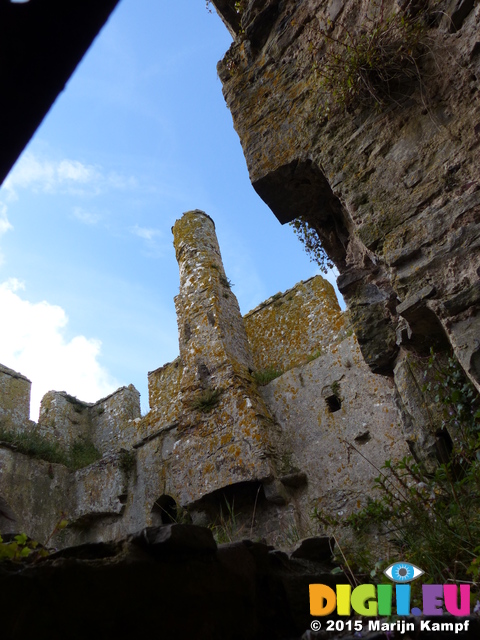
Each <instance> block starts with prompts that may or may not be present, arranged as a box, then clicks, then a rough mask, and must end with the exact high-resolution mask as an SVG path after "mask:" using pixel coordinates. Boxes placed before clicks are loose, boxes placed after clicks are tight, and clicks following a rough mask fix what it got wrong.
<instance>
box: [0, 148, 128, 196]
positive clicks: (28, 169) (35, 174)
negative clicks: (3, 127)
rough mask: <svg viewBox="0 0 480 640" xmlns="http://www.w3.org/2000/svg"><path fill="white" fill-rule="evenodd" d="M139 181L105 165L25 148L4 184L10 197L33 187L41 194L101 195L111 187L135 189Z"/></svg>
mask: <svg viewBox="0 0 480 640" xmlns="http://www.w3.org/2000/svg"><path fill="white" fill-rule="evenodd" d="M137 186H138V181H137V180H136V178H134V177H132V176H123V175H121V174H118V173H116V172H114V171H110V172H109V173H105V172H104V171H103V169H102V167H100V166H97V165H93V164H85V163H82V162H79V161H78V160H70V159H68V158H64V159H62V160H51V159H49V158H43V157H40V156H38V155H36V154H34V153H32V152H31V151H26V152H25V153H24V154H23V155H22V156H21V158H20V160H19V161H18V162H17V164H16V165H15V167H14V168H13V170H12V172H11V173H10V174H9V175H8V177H7V179H6V180H5V182H4V184H3V188H4V190H5V191H6V192H7V197H8V199H10V200H16V199H17V198H18V191H19V190H21V189H31V190H33V191H34V192H37V193H39V192H42V193H68V194H75V195H85V194H88V195H98V194H100V193H102V192H105V191H108V190H110V189H117V190H124V189H135V188H136V187H137Z"/></svg>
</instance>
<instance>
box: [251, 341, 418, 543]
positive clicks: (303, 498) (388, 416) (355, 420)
mask: <svg viewBox="0 0 480 640" xmlns="http://www.w3.org/2000/svg"><path fill="white" fill-rule="evenodd" d="M262 396H263V398H264V399H265V402H266V404H267V406H268V407H269V409H270V411H271V412H272V414H273V415H274V416H275V419H276V421H277V422H278V423H279V424H280V425H281V428H282V438H281V442H282V448H281V460H282V463H283V464H282V466H281V467H280V469H281V475H280V478H281V480H282V482H284V483H285V485H286V488H287V489H289V488H290V486H291V484H292V482H293V483H296V482H298V478H299V474H300V472H301V473H303V474H304V475H305V478H306V482H305V484H304V486H303V488H302V489H301V490H297V491H296V493H295V495H294V496H293V500H292V503H293V505H294V522H295V524H296V525H297V528H298V530H299V533H300V534H301V536H306V535H308V534H309V533H311V532H312V530H313V529H314V527H315V525H314V520H313V521H312V518H311V516H312V514H313V512H314V510H315V509H317V510H318V511H322V512H324V514H325V515H327V516H330V517H331V518H334V519H335V518H341V517H342V516H346V515H348V514H350V513H353V512H355V511H356V510H357V509H358V508H359V507H360V506H361V505H364V504H365V501H366V498H367V496H368V495H370V492H371V488H372V486H373V484H374V483H373V480H374V478H375V477H376V476H377V475H378V469H379V468H380V467H382V465H383V464H384V462H385V461H386V460H389V459H390V460H399V459H401V458H403V457H404V456H406V455H408V454H409V453H410V452H409V449H408V446H407V443H406V442H405V438H404V435H403V432H402V419H401V415H400V412H399V411H398V409H397V407H396V405H395V387H394V385H393V383H392V381H391V380H389V379H388V378H386V377H384V376H380V375H376V374H373V373H371V371H370V370H369V368H368V366H367V365H366V364H365V362H364V361H363V358H362V354H361V352H360V349H359V347H358V344H357V342H356V339H355V337H353V336H352V337H349V338H345V339H344V340H343V341H341V342H339V343H337V344H333V345H331V346H330V347H329V348H327V349H326V350H325V351H324V353H323V354H322V355H320V356H319V357H318V358H316V359H315V360H313V361H312V362H310V363H308V364H305V365H302V366H299V367H296V368H294V369H292V370H290V371H288V372H287V373H285V374H284V375H282V376H280V377H279V378H277V379H275V380H273V381H272V382H270V383H269V384H268V385H267V386H265V387H263V388H262ZM294 486H295V484H294ZM290 491H291V490H290ZM276 538H277V539H276V543H279V544H282V543H283V544H285V541H284V540H282V539H281V536H276Z"/></svg>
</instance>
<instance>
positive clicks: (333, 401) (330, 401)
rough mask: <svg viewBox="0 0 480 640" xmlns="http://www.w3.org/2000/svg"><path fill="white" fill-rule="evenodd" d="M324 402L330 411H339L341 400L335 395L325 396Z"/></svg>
mask: <svg viewBox="0 0 480 640" xmlns="http://www.w3.org/2000/svg"><path fill="white" fill-rule="evenodd" d="M325 403H326V405H327V409H328V410H329V412H330V413H335V411H340V409H341V408H342V401H341V400H340V398H339V397H338V396H336V395H331V396H327V397H326V398H325Z"/></svg>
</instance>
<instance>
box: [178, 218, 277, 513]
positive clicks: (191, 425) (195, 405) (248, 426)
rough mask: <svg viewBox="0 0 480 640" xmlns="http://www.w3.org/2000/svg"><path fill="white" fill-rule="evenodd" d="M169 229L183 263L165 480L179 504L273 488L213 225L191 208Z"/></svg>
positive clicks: (265, 430) (263, 427)
mask: <svg viewBox="0 0 480 640" xmlns="http://www.w3.org/2000/svg"><path fill="white" fill-rule="evenodd" d="M173 234H174V246H175V251H176V256H177V260H178V264H179V268H180V293H179V295H178V296H177V297H176V299H175V305H176V309H177V317H178V326H179V341H180V363H181V364H180V366H181V367H182V373H181V377H180V402H181V416H180V418H179V423H178V436H179V439H178V441H177V442H176V446H175V453H176V456H175V459H174V460H173V461H172V464H170V465H169V472H168V481H167V483H168V484H169V485H170V486H172V490H173V493H174V494H175V495H176V497H178V498H179V499H180V503H181V504H183V505H186V504H190V505H191V504H192V503H194V502H195V501H198V500H201V499H202V498H203V497H204V496H205V495H207V494H211V493H212V492H215V491H216V490H218V489H220V488H223V487H226V486H229V485H235V484H238V483H244V482H252V481H261V482H263V483H264V484H265V485H266V487H270V489H271V490H273V487H274V484H275V483H274V482H273V480H274V475H275V473H274V467H273V460H272V458H273V446H272V436H273V435H274V434H273V433H272V431H274V426H273V421H272V419H271V417H270V415H269V412H268V410H267V408H266V406H265V404H264V402H263V400H262V399H261V398H260V396H259V394H258V392H257V389H256V386H255V383H254V382H253V379H252V376H251V373H252V362H251V356H250V352H249V347H248V341H247V336H246V332H245V327H244V323H243V320H242V316H241V314H240V309H239V306H238V302H237V299H236V297H235V295H234V294H233V293H232V291H231V285H230V283H229V281H228V279H227V277H226V275H225V271H224V268H223V264H222V259H221V255H220V249H219V246H218V242H217V238H216V234H215V225H214V223H213V221H212V219H211V218H210V217H209V216H207V215H206V214H205V213H203V212H202V211H198V210H196V211H190V212H187V213H185V214H184V215H183V217H182V218H181V219H180V220H178V221H177V222H176V223H175V226H174V227H173ZM266 493H267V495H268V493H269V489H268V488H266ZM273 493H275V491H273Z"/></svg>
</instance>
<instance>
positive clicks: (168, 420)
mask: <svg viewBox="0 0 480 640" xmlns="http://www.w3.org/2000/svg"><path fill="white" fill-rule="evenodd" d="M182 374H183V364H182V361H181V359H180V358H179V357H178V358H177V359H176V360H174V361H173V362H169V363H168V364H166V365H164V366H163V367H160V368H159V369H156V370H155V371H151V372H150V373H149V374H148V399H149V404H150V421H151V422H154V423H155V424H156V425H157V426H158V425H162V426H167V425H169V424H172V423H173V422H175V421H176V420H177V419H178V416H179V415H180V413H181V411H182V408H181V407H182V403H181V397H180V382H181V379H182ZM145 435H147V434H145Z"/></svg>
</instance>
